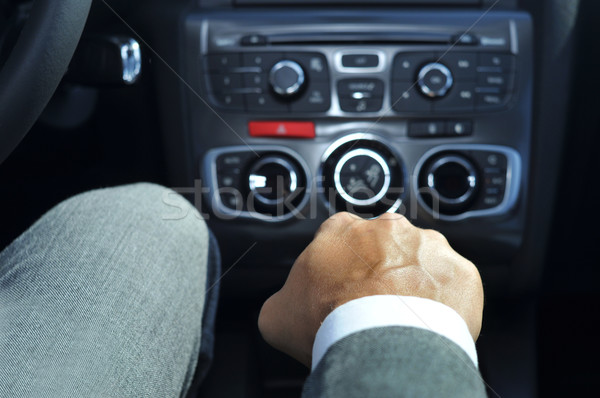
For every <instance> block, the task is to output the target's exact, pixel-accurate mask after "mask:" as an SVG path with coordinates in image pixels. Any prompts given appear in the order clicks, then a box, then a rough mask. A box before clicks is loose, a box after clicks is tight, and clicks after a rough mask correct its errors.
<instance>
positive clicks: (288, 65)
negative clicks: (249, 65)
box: [269, 60, 306, 98]
mask: <svg viewBox="0 0 600 398" xmlns="http://www.w3.org/2000/svg"><path fill="white" fill-rule="evenodd" d="M305 81H306V76H305V74H304V70H303V69H302V67H301V66H300V64H298V63H297V62H294V61H290V60H282V61H279V62H277V63H276V64H275V65H273V67H272V68H271V71H270V72H269V83H270V84H271V87H272V88H273V91H274V92H275V93H276V94H277V95H279V96H281V97H283V98H288V97H292V96H294V95H295V94H298V93H299V92H300V90H302V88H303V87H304V84H305Z"/></svg>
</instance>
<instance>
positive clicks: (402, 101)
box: [392, 82, 431, 112]
mask: <svg viewBox="0 0 600 398" xmlns="http://www.w3.org/2000/svg"><path fill="white" fill-rule="evenodd" d="M392 108H393V109H394V110H395V111H397V112H431V100H428V99H426V98H425V97H423V96H422V95H421V94H419V93H418V92H417V88H416V84H415V83H411V82H395V83H394V84H393V86H392Z"/></svg>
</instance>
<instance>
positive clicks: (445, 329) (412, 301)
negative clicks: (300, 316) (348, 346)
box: [312, 295, 478, 369]
mask: <svg viewBox="0 0 600 398" xmlns="http://www.w3.org/2000/svg"><path fill="white" fill-rule="evenodd" d="M386 326H408V327H416V328H421V329H426V330H430V331H432V332H435V333H437V334H439V335H441V336H444V337H446V338H448V339H450V340H451V341H453V342H454V343H456V344H457V345H458V346H459V347H461V348H462V349H463V350H464V351H465V352H466V353H467V355H469V357H470V358H471V360H472V361H473V363H474V364H475V367H477V366H478V364H477V351H476V350H475V342H474V341H473V337H472V336H471V333H470V332H469V328H468V327H467V323H466V322H465V321H464V319H463V318H462V317H461V316H460V315H459V314H458V313H457V312H456V311H454V310H453V309H452V308H450V307H448V306H446V305H444V304H442V303H439V302H437V301H433V300H429V299H424V298H420V297H409V296H393V295H385V296H367V297H361V298H359V299H356V300H352V301H349V302H347V303H345V304H343V305H341V306H339V307H338V308H336V309H335V310H333V312H331V313H330V314H329V315H328V316H327V318H325V320H324V321H323V323H322V324H321V327H320V328H319V330H318V331H317V335H316V337H315V342H314V344H313V351H312V369H315V368H316V367H317V365H318V363H319V361H320V360H321V358H323V356H325V353H326V352H327V350H328V349H329V347H331V346H332V345H333V344H335V343H336V342H337V341H339V340H341V339H343V338H344V337H347V336H349V335H351V334H353V333H357V332H360V331H363V330H367V329H372V328H378V327H386Z"/></svg>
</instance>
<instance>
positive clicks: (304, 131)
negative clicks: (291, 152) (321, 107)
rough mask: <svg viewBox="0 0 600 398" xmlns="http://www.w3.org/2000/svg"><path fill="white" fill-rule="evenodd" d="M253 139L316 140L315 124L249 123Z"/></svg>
mask: <svg viewBox="0 0 600 398" xmlns="http://www.w3.org/2000/svg"><path fill="white" fill-rule="evenodd" d="M248 131H249V132H250V136H251V137H282V138H315V124H314V123H313V122H281V121H266V122H265V121H260V122H248Z"/></svg>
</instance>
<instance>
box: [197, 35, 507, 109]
mask: <svg viewBox="0 0 600 398" xmlns="http://www.w3.org/2000/svg"><path fill="white" fill-rule="evenodd" d="M463 47H464V46H456V47H455V48H456V49H457V50H455V48H452V49H449V50H447V51H445V52H437V53H435V52H406V53H397V54H395V55H394V56H393V61H391V64H390V60H389V59H388V58H387V57H386V53H385V52H383V51H373V50H369V49H364V50H362V51H361V50H351V51H350V50H339V51H338V52H336V53H334V54H333V59H334V62H333V69H334V70H336V71H337V72H339V73H341V74H347V75H350V76H352V75H368V76H369V77H340V78H339V79H332V78H331V77H330V73H329V70H330V65H329V63H328V61H327V58H326V57H325V56H324V54H322V53H305V52H289V53H283V52H253V51H249V52H243V53H217V54H209V55H207V57H206V69H207V70H208V71H209V74H208V75H207V78H208V81H209V85H210V91H211V94H212V96H213V98H214V100H213V103H214V104H215V105H217V106H219V107H220V108H222V109H224V110H226V111H242V112H247V113H249V112H269V113H284V114H285V113H287V114H290V113H292V114H296V113H304V112H313V113H327V112H328V111H330V109H331V104H332V101H334V100H335V98H337V100H338V102H337V104H336V105H337V106H336V108H338V109H339V110H340V111H341V112H345V113H357V114H360V113H380V112H385V114H386V115H388V116H389V115H392V114H395V113H406V112H410V113H421V114H437V113H448V112H491V111H498V110H502V109H504V108H505V107H506V106H507V104H508V103H509V101H510V98H511V94H512V90H513V82H514V80H515V77H516V73H515V56H514V55H512V54H510V53H504V52H488V51H481V52H475V51H465V50H464V49H463ZM335 60H339V62H335ZM386 82H389V84H388V85H386ZM386 91H387V92H389V94H390V95H389V97H388V98H389V101H388V102H387V103H384V92H386ZM332 93H333V94H334V96H333V98H332Z"/></svg>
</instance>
